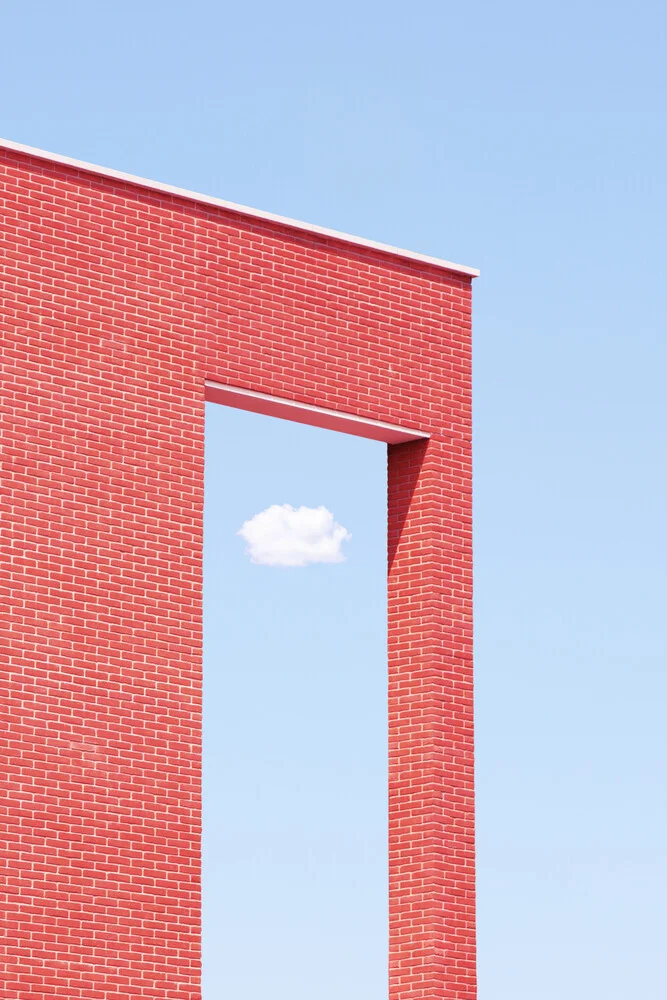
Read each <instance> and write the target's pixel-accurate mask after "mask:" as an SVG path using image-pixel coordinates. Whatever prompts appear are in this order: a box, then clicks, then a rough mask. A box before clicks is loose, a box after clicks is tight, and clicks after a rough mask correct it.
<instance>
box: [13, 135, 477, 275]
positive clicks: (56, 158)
mask: <svg viewBox="0 0 667 1000" xmlns="http://www.w3.org/2000/svg"><path fill="white" fill-rule="evenodd" d="M0 148H4V149H12V150H14V151H15V152H17V153H26V154H28V155H29V156H36V157H38V158H39V159H41V160H49V161H50V162H51V163H61V164H63V165H64V166H67V167H74V168H75V169H76V170H85V171H87V172H88V173H92V174H99V175H101V176H102V177H111V178H113V179H115V180H119V181H125V182H127V183H129V184H136V185H138V186H139V187H143V188H149V189H150V190H151V191H162V192H163V193H164V194H171V195H175V196H176V197H178V198H187V199H188V200H189V201H197V202H200V203H201V204H204V205H215V206H216V207H217V208H225V209H227V210H228V211H231V212H236V213H238V214H239V215H246V216H249V217H250V218H253V219H263V220H264V221H266V222H275V223H278V224H279V225H282V226H288V227H289V228H290V229H300V230H302V231H304V232H307V233H316V234H317V235H318V236H328V237H330V238H331V239H335V240H341V241H342V242H344V243H352V244H354V245H355V246H360V247H367V248H368V249H369V250H379V251H381V252H382V253H388V254H392V255H393V256H394V257H403V258H406V259H407V260H416V261H419V263H421V264H432V265H433V266H434V267H439V268H442V269H443V270H445V271H454V272H456V273H458V274H467V275H468V276H469V277H472V278H476V277H477V276H478V275H479V271H478V270H477V268H475V267H467V266H466V265H464V264H453V263H452V262H451V261H449V260H441V259H440V258H439V257H429V256H427V255H426V254H422V253H415V252H414V251H413V250H401V249H400V248H399V247H393V246H389V245H388V244H386V243H376V242H375V240H366V239H363V238H362V237H361V236H350V235H349V234H348V233H339V232H338V231H337V230H335V229H325V228H324V227H323V226H313V225H311V224H310V223H309V222H298V221H297V220H296V219H287V218H285V217H284V216H282V215H274V214H273V213H272V212H262V211H260V210H259V209H257V208H247V206H245V205H236V204H235V203H234V202H232V201H224V200H223V199H222V198H213V197H211V196H210V195H206V194H198V193H197V192H195V191H187V190H186V189H185V188H179V187H174V186H173V185H172V184H162V183H160V181H151V180H147V179H146V178H145V177H136V176H135V175H134V174H126V173H123V172H122V171H121V170H111V169H110V168H108V167H100V166H97V165H96V164H94V163H85V162H84V161H83V160H74V159H72V158H71V157H70V156H61V155H60V154H59V153H48V152H46V150H44V149H36V148H35V147H33V146H24V145H22V144H21V143H19V142H12V141H11V140H10V139H2V138H0Z"/></svg>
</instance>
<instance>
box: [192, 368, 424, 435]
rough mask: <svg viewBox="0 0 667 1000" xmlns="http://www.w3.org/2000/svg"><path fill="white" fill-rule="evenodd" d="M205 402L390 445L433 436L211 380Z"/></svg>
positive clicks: (208, 380) (207, 381)
mask: <svg viewBox="0 0 667 1000" xmlns="http://www.w3.org/2000/svg"><path fill="white" fill-rule="evenodd" d="M206 399H207V400H208V401H209V402H210V403H222V404H223V405H224V406H233V407H235V408H236V409H237V410H250V411H251V412H252V413H263V414H264V415H265V416H268V417H281V418H282V419H283V420H294V421H296V422H297V423H300V424H310V425H311V426H313V427H323V428H325V429H326V430H330V431H342V432H343V433H344V434H354V435H356V436H357V437H365V438H371V439H372V440H374V441H385V442H386V443H387V444H402V443H403V442H405V441H423V440H426V439H427V438H429V437H430V435H429V434H427V433H426V432H425V431H420V430H417V428H415V427H403V426H400V425H399V424H388V423H385V422H384V421H383V420H371V419H369V418H368V417H358V416H356V414H354V413H344V412H343V411H341V410H329V409H326V408H325V407H323V406H312V405H311V404H310V403H297V402H295V401H294V400H293V399H283V398H282V397H281V396H270V395H267V394H266V393H264V392H255V391H254V389H240V388H238V386H233V385H225V384H224V383H222V382H214V381H213V380H212V379H206Z"/></svg>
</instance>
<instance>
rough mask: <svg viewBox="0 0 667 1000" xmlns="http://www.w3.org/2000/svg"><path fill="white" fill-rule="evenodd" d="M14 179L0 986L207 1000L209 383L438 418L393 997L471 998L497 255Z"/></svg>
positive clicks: (419, 481) (399, 646)
mask: <svg viewBox="0 0 667 1000" xmlns="http://www.w3.org/2000/svg"><path fill="white" fill-rule="evenodd" d="M0 190H2V202H1V205H0V233H1V234H2V248H3V252H2V259H1V262H0V323H1V331H2V344H3V351H2V361H1V369H2V379H3V394H2V404H1V405H2V418H3V419H2V425H1V430H0V435H1V441H2V455H3V461H2V496H3V511H4V518H3V524H4V528H3V538H2V553H3V557H4V558H3V563H2V572H1V573H0V593H1V594H2V599H3V607H4V608H5V609H6V612H7V614H6V615H5V616H4V623H3V624H2V626H1V632H0V636H1V640H0V641H1V642H2V645H3V648H4V650H5V655H4V662H5V664H6V667H5V672H4V684H3V695H2V703H1V706H0V712H1V716H2V718H1V720H0V722H1V725H0V733H1V734H2V735H1V737H0V747H1V750H2V756H3V767H2V783H3V792H4V794H3V796H2V798H1V799H0V801H1V802H2V807H1V809H0V847H1V850H0V865H1V866H2V870H3V876H4V877H3V880H2V885H3V889H2V896H3V921H4V936H3V937H2V941H1V942H0V971H1V973H2V974H1V975H0V998H1V1000H17V998H18V1000H46V998H47V997H48V998H51V997H54V996H56V997H62V998H67V1000H149V998H156V997H160V998H165V997H168V998H170V1000H195V998H199V997H200V996H201V988H200V854H199V851H200V834H201V693H202V692H201V674H202V635H201V630H202V624H201V602H202V568H201V549H202V536H203V524H202V518H203V463H204V382H205V379H207V378H208V379H214V380H216V381H218V382H222V383H228V384H232V385H235V386H239V387H241V388H247V389H253V390H257V391H260V392H265V393H272V394H276V395H280V396H283V397H285V398H288V399H292V400H295V401H298V402H303V403H310V404H316V405H320V406H324V407H329V408H335V409H338V410H341V411H343V412H346V413H352V414H356V415H359V416H361V417H368V418H371V419H377V420H382V421H386V422H388V423H392V424H402V425H404V426H408V427H419V428H421V429H422V430H424V431H428V432H429V433H430V434H431V438H430V440H429V442H428V444H424V443H422V442H410V443H407V444H400V445H391V446H389V447H388V470H389V481H388V515H389V516H388V523H389V536H388V553H389V581H388V588H389V609H388V649H389V831H388V836H389V878H390V887H389V889H390V891H389V898H390V955H389V984H390V998H391V1000H422V998H424V1000H473V998H474V997H475V996H476V984H475V912H474V891H475V882H474V805H473V802H474V786H473V716H472V709H473V705H472V697H473V690H472V614H471V612H472V559H471V408H470V392H471V388H470V387H471V369H470V360H471V351H470V346H471V345H470V334H471V327H470V317H471V311H470V310H471V282H470V278H469V277H468V276H466V275H462V274H458V273H455V272H453V271H452V272H449V271H446V270H443V269H441V268H438V267H435V266H433V265H430V264H427V263H425V262H421V261H416V260H410V259H407V258H406V259H403V258H399V257H396V256H394V255H391V254H388V253H387V254H385V253H382V252H380V251H378V250H376V249H373V248H366V247H363V246H358V245H353V244H349V243H346V242H344V241H342V240H337V239H336V238H333V237H331V238H329V237H324V236H322V235H319V234H315V233H309V232H306V231H302V230H298V229H296V228H294V229H293V228H290V227H289V226H286V225H284V224H279V223H275V222H270V221H263V220H261V219H258V218H255V217H252V216H245V215H243V214H242V213H239V212H234V211H230V210H226V209H223V208H217V207H215V206H212V205H207V204H203V203H200V202H198V201H196V200H195V199H188V198H187V197H177V196H174V195H170V194H166V193H162V192H159V191H153V190H149V189H145V188H142V187H139V186H136V185H133V184H131V183H126V182H123V181H121V180H118V179H115V178H112V177H103V176H98V175H95V174H93V173H87V172H86V171H85V170H82V169H79V168H76V167H71V166H66V165H62V164H58V163H56V162H49V161H47V160H44V159H41V158H39V157H36V156H32V155H30V154H28V153H24V152H19V151H14V150H9V149H0ZM342 735H343V734H342ZM379 847H380V845H378V848H379Z"/></svg>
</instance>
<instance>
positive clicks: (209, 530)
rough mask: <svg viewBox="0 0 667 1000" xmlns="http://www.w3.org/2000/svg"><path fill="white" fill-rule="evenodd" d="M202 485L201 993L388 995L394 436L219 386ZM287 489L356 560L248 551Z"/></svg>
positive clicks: (211, 999)
mask: <svg viewBox="0 0 667 1000" xmlns="http://www.w3.org/2000/svg"><path fill="white" fill-rule="evenodd" d="M208 398H209V399H210V398H211V397H210V395H209V397H208ZM205 485H206V503H205V544H204V581H205V586H204V761H203V763H204V786H203V792H204V801H203V810H204V833H203V873H202V883H203V959H204V967H203V998H204V1000H220V998H222V997H229V998H233V1000H257V998H259V997H269V996H270V997H271V998H272V1000H315V998H317V1000H334V998H335V1000H340V998H341V997H345V998H346V1000H386V997H387V951H388V931H387V923H388V899H387V893H388V889H387V883H388V871H387V868H388V851H387V653H386V638H387V637H386V503H387V499H386V489H387V486H386V447H385V445H384V444H383V443H381V442H379V441H377V440H366V439H364V438H362V437H360V436H358V435H350V434H341V433H334V432H333V431H332V430H327V429H324V428H323V427H322V426H308V425H305V424H303V423H301V422H294V418H293V419H291V420H290V421H289V422H288V421H286V420H280V419H275V418H271V417H269V416H265V415H262V414H259V413H256V412H247V411H244V410H240V409H232V408H230V406H228V405H227V406H217V405H212V403H211V402H209V403H208V404H207V413H206V482H205ZM282 504H290V505H292V506H293V507H295V508H298V507H300V506H302V505H303V506H305V507H308V508H313V509H316V508H318V507H320V506H324V507H325V508H327V510H328V511H330V512H331V514H332V515H333V518H334V519H335V521H336V522H337V523H338V524H340V526H341V527H342V528H344V529H346V531H347V532H348V533H350V534H351V538H349V540H342V541H339V550H340V552H341V553H342V554H343V555H344V556H345V557H346V558H345V561H342V562H313V563H310V564H308V565H305V566H282V565H266V564H263V563H262V559H263V558H264V557H266V554H267V552H269V554H270V552H271V551H273V552H274V555H275V546H274V549H271V544H270V543H271V539H270V538H269V542H268V543H267V544H265V546H264V549H262V537H261V533H260V537H259V542H257V539H255V550H254V551H255V557H256V558H258V559H259V561H258V562H255V563H253V562H251V561H250V558H249V556H248V554H246V552H245V549H246V547H247V544H248V543H247V541H245V540H244V539H243V538H242V537H241V536H239V535H237V532H238V530H239V529H240V528H241V526H242V524H243V523H244V522H246V521H248V520H250V519H251V518H253V517H254V515H257V514H259V513H260V512H262V511H265V510H267V509H268V508H270V507H271V506H272V505H282ZM264 541H265V542H266V539H264ZM274 541H275V539H274ZM312 542H313V538H312V537H311V538H310V539H309V540H307V543H308V544H311V543H312ZM306 548H307V545H306ZM293 549H294V546H293ZM311 550H312V545H311ZM300 551H301V552H302V555H303V551H302V550H300ZM309 551H310V550H309ZM311 554H312V551H311ZM326 554H327V555H328V556H329V557H331V555H332V549H331V546H330V547H329V549H328V550H327V553H326ZM293 555H294V551H292V556H293ZM333 555H334V556H335V551H333ZM284 556H285V551H283V558H284Z"/></svg>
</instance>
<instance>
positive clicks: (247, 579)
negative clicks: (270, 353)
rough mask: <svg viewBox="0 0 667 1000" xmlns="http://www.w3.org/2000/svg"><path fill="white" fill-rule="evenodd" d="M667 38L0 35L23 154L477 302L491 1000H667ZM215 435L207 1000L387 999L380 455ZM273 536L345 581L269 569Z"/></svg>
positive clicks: (327, 31)
mask: <svg viewBox="0 0 667 1000" xmlns="http://www.w3.org/2000/svg"><path fill="white" fill-rule="evenodd" d="M666 36H667V13H666V10H665V7H664V4H662V3H658V2H652V3H649V2H641V0H640V2H638V3H637V4H635V5H633V6H632V7H631V6H629V5H628V4H626V3H624V4H621V3H619V2H617V0H611V2H608V3H606V4H602V3H599V2H598V3H586V2H581V0H580V2H578V3H575V2H574V0H563V2H561V3H559V4H551V5H544V4H537V3H535V2H531V3H529V2H527V0H523V2H518V0H508V2H507V3H505V4H498V3H497V2H493V3H492V2H490V0H480V2H479V3H477V4H475V5H472V6H471V5H462V4H452V3H447V2H444V0H440V2H438V3H435V2H430V0H426V2H424V3H421V4H416V5H415V4H405V3H400V4H399V3H394V2H392V0H383V2H379V0H371V2H364V0H355V2H354V3H352V2H350V0H339V2H338V3H336V4H335V5H321V4H314V3H312V0H310V2H307V3H306V2H300V3H295V2H290V0H285V2H283V3H281V4H276V3H268V2H266V0H260V2H256V3H254V4H240V3H237V4H228V3H215V4H213V3H208V2H204V0H191V2H190V3H188V4H187V5H186V4H177V3H173V2H169V0H163V2H161V3H159V4H158V3H155V2H152V0H150V2H149V0H145V2H142V0H134V2H132V3H129V2H127V0H114V2H113V3H106V2H100V3H91V2H90V0H86V2H84V0H76V2H68V0H62V2H60V3H52V2H49V3H46V2H41V3H36V2H32V0H20V2H18V0H6V2H5V3H4V4H2V7H1V10H0V37H2V40H3V46H2V59H1V60H0V94H1V95H2V97H1V98H0V134H2V135H4V136H5V137H7V138H10V139H14V140H16V141H19V142H25V143H28V144H32V145H36V146H41V147H44V148H46V149H50V150H53V151H55V152H59V153H64V154H68V155H70V156H74V157H79V158H81V159H85V160H91V161H93V162H98V163H101V164H104V165H106V166H111V167H116V168H118V169H121V170H127V171H130V172H133V173H138V174H143V175H145V176H148V177H152V178H155V179H157V180H162V181H166V182H169V183H173V184H177V185H181V186H183V187H188V188H193V189H195V190H200V191H202V192H206V193H209V194H212V195H218V196H220V197H222V198H227V199H229V200H232V201H237V202H241V203H244V204H248V205H252V206H255V207H258V208H262V209H266V210H268V211H273V212H278V213H281V214H284V215H290V216H294V217H296V218H300V219H304V220H307V221H310V222H315V223H319V224H321V225H324V226H330V227H333V228H337V229H342V230H346V231H349V232H352V233H356V234H359V235H362V236H366V237H369V238H372V239H377V240H382V241H385V242H389V243H394V244H398V245H399V246H405V247H408V248H411V249H415V250H420V251H423V252H424V253H429V254H435V255H438V256H443V257H446V258H449V259H450V260H455V261H459V262H461V263H465V264H470V265H473V266H477V267H480V268H481V270H482V277H481V278H480V279H478V280H477V282H476V283H475V298H474V302H475V316H474V319H475V381H474V390H475V477H476V478H475V489H476V508H475V516H476V521H475V525H476V556H475V559H476V601H477V610H476V680H477V735H478V833H479V841H478V843H479V947H480V951H479V971H480V998H481V1000H536V998H539V1000H563V998H564V997H567V998H568V1000H590V998H591V997H604V998H605V1000H628V998H629V997H635V996H636V997H642V1000H664V997H665V995H667V970H666V968H665V959H664V929H665V927H666V926H667V794H666V791H667V789H666V786H667V735H666V728H667V727H666V726H665V713H666V707H667V669H666V667H667V655H666V654H667V623H666V622H667V619H666V616H665V611H664V604H665V590H666V586H665V566H666V564H667V558H666V557H667V530H666V527H665V495H666V488H667V472H666V468H665V411H666V404H665V398H666V392H665V380H666V371H667V342H666V337H665V333H666V325H667V324H666V316H667V283H666V282H665V277H666V270H667V268H666V265H667V235H666V233H667V227H666V220H667V194H666V183H665V178H666V177H667V114H666V110H665V109H666V108H667V102H666V98H667V93H666V91H667V70H666V68H665V67H666V65H667V59H666V58H665V53H666V51H667V44H666V43H667V38H666ZM207 435H208V442H207V444H208V453H207V455H208V473H207V475H208V479H207V522H206V539H207V540H206V593H205V600H206V609H207V614H206V663H205V667H206V678H207V680H206V700H207V709H206V781H205V796H206V836H205V849H206V862H205V873H204V876H205V882H204V887H205V895H206V904H205V921H206V952H205V957H206V993H205V1000H217V998H218V997H222V996H225V997H233V998H234V1000H259V998H260V997H261V998H262V1000H263V998H264V997H265V996H266V995H267V994H270V995H271V996H272V997H273V998H274V1000H287V998H289V1000H333V997H334V996H335V997H336V998H339V997H341V996H345V997H346V1000H348V998H349V1000H362V998H363V1000H384V998H385V996H386V991H385V982H384V947H385V933H386V932H385V924H384V919H385V918H384V907H385V896H384V868H385V867H386V857H384V856H383V853H382V848H383V839H382V838H383V830H384V822H385V816H384V798H383V792H382V782H383V781H384V758H383V740H384V730H383V727H384V719H383V704H382V703H381V702H382V698H383V697H384V694H383V684H384V679H383V670H384V661H383V657H384V649H383V642H384V637H383V624H382V601H383V588H384V579H383V575H384V565H383V540H382V532H383V524H382V521H381V518H379V517H378V511H379V509H380V508H379V504H380V500H379V498H380V497H381V496H382V493H383V489H384V480H383V476H384V459H383V455H382V452H381V447H380V446H379V445H374V444H372V443H368V442H359V441H355V440H353V439H351V438H343V437H336V436H335V435H331V434H328V433H325V432H317V431H314V430H308V429H305V428H300V427H297V426H293V425H287V424H275V423H274V424H271V423H270V422H268V421H262V420H261V419H260V418H252V417H249V416H244V415H242V414H238V413H233V412H232V411H227V410H223V409H222V408H217V409H216V408H213V407H211V408H210V410H209V420H208V427H207ZM274 503H277V504H282V503H291V504H294V505H297V506H298V505H300V504H306V505H309V506H317V505H319V504H324V505H326V506H327V507H328V508H329V509H330V510H331V511H332V512H333V514H334V516H335V518H336V520H337V521H339V522H340V523H341V524H342V525H344V526H345V528H347V529H348V531H349V532H351V534H352V538H351V539H350V540H349V541H346V542H344V543H343V551H345V552H346V553H347V554H348V559H347V561H346V562H342V563H339V564H332V565H322V566H310V567H305V568H296V569H282V568H276V567H267V566H257V565H252V564H250V563H249V562H248V559H247V556H245V555H244V542H243V540H242V539H241V538H239V537H237V536H236V534H235V532H236V531H237V530H238V528H239V527H240V526H241V524H242V523H243V522H244V521H245V520H247V519H249V518H251V517H252V516H253V515H255V514H257V513H259V512H260V511H261V510H263V509H265V508H266V507H267V506H270V505H271V504H274ZM352 685H354V691H355V697H354V698H350V697H349V690H350V688H351V686H352ZM341 725H343V727H344V731H345V732H346V733H347V734H349V739H345V740H341V739H340V732H341ZM234 861H238V863H237V864H236V865H235V864H234V863H233V862H234Z"/></svg>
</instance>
